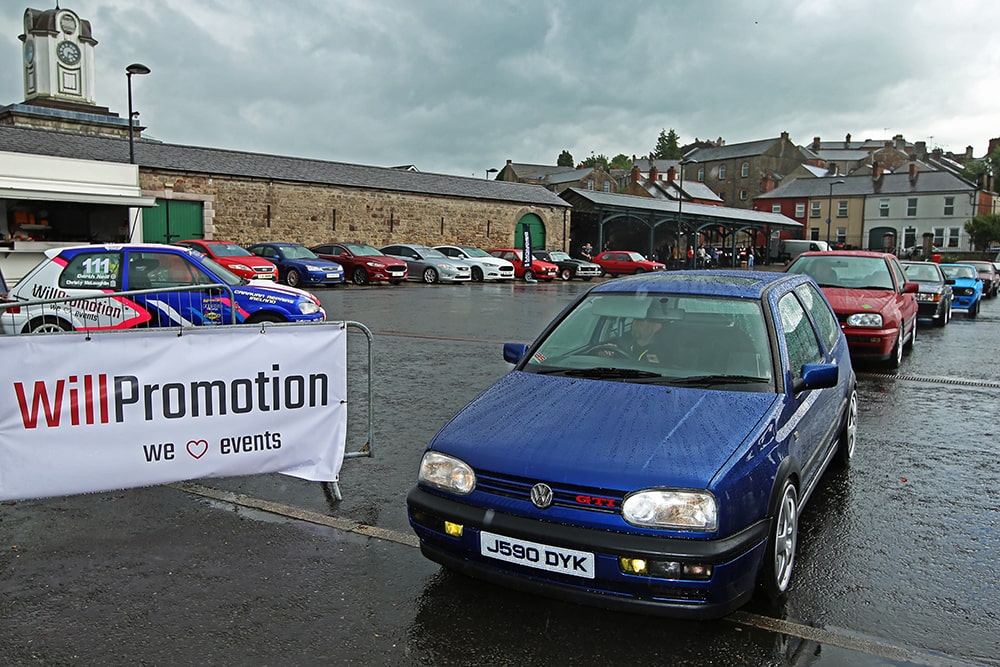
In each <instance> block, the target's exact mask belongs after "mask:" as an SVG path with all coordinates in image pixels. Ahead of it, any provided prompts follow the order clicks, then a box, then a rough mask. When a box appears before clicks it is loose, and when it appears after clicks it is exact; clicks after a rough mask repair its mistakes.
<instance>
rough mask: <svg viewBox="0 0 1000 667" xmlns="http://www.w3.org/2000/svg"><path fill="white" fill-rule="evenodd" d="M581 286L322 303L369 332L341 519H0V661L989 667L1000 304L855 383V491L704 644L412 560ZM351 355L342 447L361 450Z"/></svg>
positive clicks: (201, 494)
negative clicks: (518, 347) (482, 419)
mask: <svg viewBox="0 0 1000 667" xmlns="http://www.w3.org/2000/svg"><path fill="white" fill-rule="evenodd" d="M588 286H589V284H587V283H582V282H573V283H557V284H552V285H546V284H537V285H526V284H524V283H515V284H505V285H478V284H477V285H456V286H421V285H415V284H408V285H402V286H399V287H388V286H384V287H366V288H356V287H343V288H337V289H330V290H322V291H318V292H317V293H318V294H320V296H321V298H322V300H323V302H324V305H325V307H326V308H327V312H328V314H329V316H330V318H331V319H346V320H352V321H358V322H361V323H364V324H365V325H366V326H367V327H368V328H369V329H370V330H371V331H372V332H373V333H374V338H375V343H374V345H375V347H374V369H373V370H374V378H375V384H374V395H375V400H374V409H375V422H376V426H375V437H374V440H373V442H372V443H371V445H372V448H373V451H374V454H375V456H374V457H373V458H371V459H357V460H349V461H347V462H346V463H345V465H344V469H343V471H342V477H341V482H340V489H341V492H342V494H343V500H340V501H338V500H336V499H335V498H334V496H333V493H332V491H331V489H330V488H329V486H328V485H321V484H314V483H307V482H304V481H302V480H298V479H294V478H290V477H285V476H282V475H261V476H256V477H241V478H228V479H206V480H197V481H194V482H192V483H189V484H177V485H170V486H162V487H155V488H149V489H135V490H127V491H120V492H117V493H107V494H91V495H86V496H75V497H67V498H52V499H44V500H30V501H20V502H16V503H4V504H2V505H0V663H2V664H4V665H82V664H130V665H131V664H135V665H146V664H148V665H161V664H185V665H186V664H199V665H236V664H239V665H278V664H280V665H285V664H358V665H382V664H394V665H397V664H412V665H466V664H490V665H515V664H517V665H540V664H579V665H607V664H623V665H624V664H670V665H710V664H711V665H845V664H849V665H901V664H918V665H952V664H985V665H1000V586H998V584H997V582H998V580H1000V565H998V561H997V557H996V554H997V553H998V551H1000V528H998V526H1000V520H998V519H1000V472H998V466H997V458H998V456H997V455H998V450H1000V444H998V437H997V436H998V431H1000V427H998V426H997V417H996V414H997V407H998V400H997V398H998V394H1000V380H998V373H997V371H996V369H997V368H998V365H1000V364H998V362H1000V352H998V342H1000V300H994V301H988V302H986V303H985V304H984V306H983V310H982V313H981V314H980V316H979V317H978V318H977V319H975V320H970V319H968V318H967V317H966V316H965V315H964V314H961V313H957V312H956V316H955V318H954V319H953V320H952V322H951V324H949V325H948V326H947V327H944V328H934V327H931V326H930V325H929V323H928V324H927V325H926V326H921V327H920V329H919V337H918V341H917V345H916V350H915V351H914V352H913V354H912V355H909V356H908V357H907V358H906V359H905V360H904V363H903V366H902V368H900V369H899V371H896V372H887V371H885V370H883V369H881V368H878V367H859V371H860V373H859V380H860V393H861V399H862V402H861V415H860V417H861V420H860V427H859V439H858V450H857V454H856V458H855V461H854V464H853V466H852V468H851V469H850V471H847V472H837V473H835V474H828V475H827V477H826V479H824V480H823V481H822V482H821V483H820V485H819V487H818V488H817V491H816V492H815V493H814V495H813V497H812V499H811V500H810V503H809V505H808V506H807V507H806V508H805V511H804V513H803V515H802V517H801V523H800V531H801V534H800V541H799V551H798V554H797V562H796V572H795V575H794V579H793V582H792V589H791V592H790V594H789V597H788V600H787V602H786V603H785V604H784V605H783V606H782V607H781V608H772V607H769V606H767V605H762V604H760V603H756V602H755V603H751V605H749V606H747V607H745V608H743V609H742V610H740V611H739V612H737V613H735V614H733V615H731V616H729V617H727V618H726V619H722V620H720V621H714V622H705V623H697V622H684V621H673V620H666V619H659V618H648V617H643V616H637V615H631V614H621V613H611V612H606V611H602V610H599V609H591V608H587V607H581V606H576V605H571V604H564V603H560V602H556V601H552V600H549V599H545V598H540V597H534V596H530V595H525V594H520V593H515V592H512V591H508V590H505V589H502V588H499V587H495V586H490V585H487V584H483V583H480V582H477V581H473V580H469V579H466V578H464V577H461V576H459V575H453V574H449V573H447V572H444V571H442V570H441V569H440V568H439V567H438V566H437V565H435V564H433V563H431V562H429V561H426V560H425V559H423V558H422V557H421V556H420V554H419V551H418V550H417V549H416V548H415V546H414V545H415V540H414V538H413V536H412V533H411V532H410V530H409V527H408V525H407V522H406V511H405V505H404V498H405V494H406V492H407V491H408V490H409V488H410V487H411V486H412V484H413V479H414V475H415V471H416V466H417V462H418V461H419V458H420V455H421V452H422V450H423V447H424V446H425V444H426V443H427V441H428V439H429V438H430V437H431V436H432V435H433V434H434V432H435V431H436V430H437V429H438V428H439V427H440V426H441V425H442V424H443V423H444V422H445V421H446V420H447V419H448V418H449V417H451V415H452V414H454V412H455V411H457V410H458V409H459V408H461V407H462V406H463V405H464V404H465V403H466V402H467V401H468V400H469V399H470V398H472V397H473V396H475V395H476V394H477V393H478V392H479V391H481V390H482V389H484V388H485V387H487V386H488V385H489V384H490V383H491V382H493V381H494V380H495V379H497V378H498V377H500V376H501V375H502V374H504V373H506V372H507V370H508V369H509V365H508V364H506V363H505V362H504V361H503V360H502V357H501V343H502V342H503V341H508V340H512V341H522V342H528V341H530V340H531V339H532V338H533V337H534V336H535V335H537V333H538V332H539V331H540V330H541V329H542V327H543V326H544V325H545V324H546V323H547V322H548V321H549V320H550V319H551V318H552V317H553V316H554V315H555V314H557V313H558V312H559V310H561V309H562V308H563V307H564V306H565V305H566V304H568V303H569V302H570V300H572V298H573V297H574V296H576V294H578V293H580V292H581V291H582V290H584V289H586V288H587V287H588ZM365 340H366V339H365V338H364V336H361V335H358V334H352V335H351V336H350V340H349V358H350V363H349V372H350V384H351V392H352V393H351V406H352V407H351V425H350V438H349V440H350V441H349V446H350V448H357V447H359V446H361V445H363V444H364V442H365V440H366V438H367V432H366V428H367V425H366V424H365V422H364V419H363V417H364V415H365V411H366V409H367V403H366V400H365V399H366V394H365V391H364V384H363V380H364V378H365V377H366V374H367V370H368V368H367V357H366V350H365Z"/></svg>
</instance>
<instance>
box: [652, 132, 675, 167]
mask: <svg viewBox="0 0 1000 667" xmlns="http://www.w3.org/2000/svg"><path fill="white" fill-rule="evenodd" d="M679 140H680V138H679V137H678V136H677V133H676V132H674V128H670V132H666V131H664V130H662V129H661V130H660V136H659V137H657V139H656V148H654V149H653V152H652V154H651V156H650V157H652V158H653V159H654V160H680V159H681V148H680V144H679Z"/></svg>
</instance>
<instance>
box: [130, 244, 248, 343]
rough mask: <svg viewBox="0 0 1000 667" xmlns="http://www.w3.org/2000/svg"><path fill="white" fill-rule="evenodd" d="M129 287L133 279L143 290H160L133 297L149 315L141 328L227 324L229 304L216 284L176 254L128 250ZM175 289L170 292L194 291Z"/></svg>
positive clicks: (203, 271)
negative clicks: (141, 285) (142, 286)
mask: <svg viewBox="0 0 1000 667" xmlns="http://www.w3.org/2000/svg"><path fill="white" fill-rule="evenodd" d="M126 261H127V263H128V267H129V269H128V274H129V281H130V284H132V285H133V287H132V289H137V287H135V285H136V284H139V283H137V282H136V281H137V279H139V280H141V281H142V282H141V284H143V285H148V287H144V288H143V289H158V290H163V291H159V292H153V293H148V294H138V295H136V296H135V297H134V300H135V301H136V302H137V303H141V304H142V305H143V306H145V308H146V310H147V311H148V312H149V314H150V319H149V321H148V322H145V323H143V325H144V326H153V327H168V326H206V325H217V324H230V323H232V322H233V319H232V304H231V300H230V298H229V295H228V294H226V293H225V290H224V288H223V287H221V286H220V285H219V283H218V280H217V279H216V278H214V277H213V276H211V275H209V274H208V273H206V272H205V270H204V269H203V268H202V267H201V266H199V265H198V264H195V263H194V262H193V261H192V259H191V257H190V256H188V255H182V254H180V253H172V252H156V251H149V250H130V251H129V253H128V257H127V260H126ZM195 287H200V288H201V289H179V290H176V291H173V290H171V289H170V288H195Z"/></svg>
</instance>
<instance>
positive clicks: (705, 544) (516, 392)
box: [407, 270, 858, 618]
mask: <svg viewBox="0 0 1000 667" xmlns="http://www.w3.org/2000/svg"><path fill="white" fill-rule="evenodd" d="M504 358H505V359H506V360H507V361H510V362H512V363H514V364H515V366H514V369H513V370H512V371H511V372H510V373H508V374H507V375H505V376H504V377H502V378H501V379H500V380H499V381H497V382H496V384H494V385H493V386H492V387H490V388H489V389H487V390H486V391H485V392H483V393H482V394H481V395H480V396H479V397H477V398H476V399H474V400H473V401H472V402H471V403H469V405H467V406H466V407H465V408H463V409H462V410H461V411H460V412H459V413H458V414H457V415H456V416H455V417H454V418H453V419H451V421H449V422H448V423H447V424H446V425H445V426H444V427H443V428H442V429H441V430H440V431H439V432H438V434H437V435H436V436H435V437H434V438H433V440H431V442H430V444H429V445H428V447H427V450H426V451H425V453H424V455H423V458H422V460H421V463H420V467H419V472H418V481H417V485H416V486H415V487H414V488H413V489H412V490H411V491H410V493H409V494H408V496H407V507H408V511H409V519H410V524H411V526H412V528H413V530H414V531H415V532H416V534H417V536H418V537H419V539H420V547H421V551H422V553H423V554H424V555H425V556H426V557H428V558H430V559H431V560H433V561H436V562H438V563H441V564H442V565H444V566H445V567H447V568H449V569H453V570H456V571H459V572H464V573H466V574H469V575H472V576H475V577H480V578H483V579H486V580H489V581H493V582H496V583H500V584H503V585H508V586H510V587H513V588H517V589H521V590H524V591H529V592H534V593H539V594H543V595H549V596H553V597H558V598H563V599H567V600H572V601H576V602H581V603H585V604H592V605H596V606H602V607H607V608H612V609H624V610H631V611H640V612H647V613H653V614H662V615H673V616H682V617H694V618H711V617H717V616H722V615H724V614H726V613H728V612H729V611H731V610H733V609H735V608H736V607H739V606H740V605H742V604H744V603H745V602H747V601H748V600H749V599H750V598H751V596H752V595H753V593H754V591H755V590H756V589H758V588H759V589H760V590H762V591H764V592H765V593H767V594H768V595H769V596H770V597H771V598H773V599H778V598H780V597H781V596H782V595H784V593H785V592H786V591H787V589H788V586H789V582H790V581H791V577H792V570H793V565H794V561H795V547H796V541H797V539H798V520H799V515H800V513H801V510H802V506H803V505H804V504H805V503H806V501H807V500H808V499H809V496H810V494H811V493H812V492H813V490H814V489H815V488H816V485H817V484H818V483H819V481H820V479H821V476H822V474H823V472H824V470H826V468H827V467H828V465H829V464H830V463H837V464H840V465H844V466H846V465H847V464H848V463H849V461H850V459H851V457H852V455H853V452H854V446H855V438H856V432H857V418H858V396H857V391H856V387H855V374H854V371H853V369H852V367H851V360H850V355H849V352H848V349H847V341H846V340H845V339H844V335H843V333H842V332H841V329H840V326H839V325H838V323H837V319H836V317H835V316H834V314H833V311H832V309H831V308H830V306H829V304H828V302H827V301H826V300H825V299H824V297H823V294H822V292H821V291H820V290H819V288H818V287H817V286H816V284H815V283H814V282H813V281H812V279H811V278H809V277H808V276H804V275H794V274H782V273H764V272H752V271H732V270H723V271H718V270H716V271H710V272H705V271H677V272H671V273H654V274H645V275H642V276H634V277H628V278H622V279H618V280H614V281H608V282H605V283H603V284H601V285H597V286H595V287H593V288H591V289H590V290H588V291H587V292H585V293H584V294H582V295H581V296H580V297H578V298H577V299H576V300H575V301H574V302H573V303H572V304H571V305H570V306H568V307H567V308H566V309H565V310H564V311H563V312H562V313H561V314H560V315H559V316H558V317H557V318H556V319H555V320H554V321H553V322H552V323H551V324H549V325H548V327H547V328H546V329H545V331H544V332H543V333H542V334H541V336H540V337H539V338H538V339H537V340H536V341H535V342H534V343H533V344H531V345H530V346H528V345H523V344H513V343H507V344H505V346H504Z"/></svg>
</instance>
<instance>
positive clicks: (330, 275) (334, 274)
mask: <svg viewBox="0 0 1000 667" xmlns="http://www.w3.org/2000/svg"><path fill="white" fill-rule="evenodd" d="M326 277H327V278H336V277H337V274H336V273H328V274H326Z"/></svg>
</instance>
